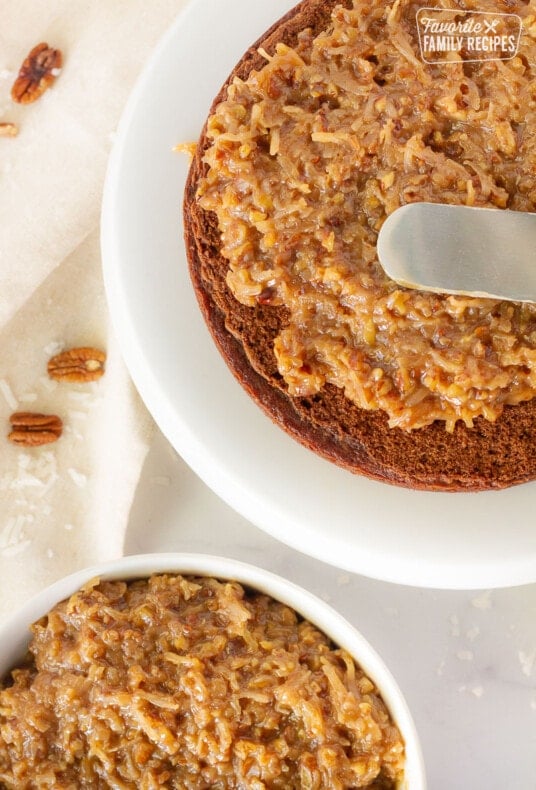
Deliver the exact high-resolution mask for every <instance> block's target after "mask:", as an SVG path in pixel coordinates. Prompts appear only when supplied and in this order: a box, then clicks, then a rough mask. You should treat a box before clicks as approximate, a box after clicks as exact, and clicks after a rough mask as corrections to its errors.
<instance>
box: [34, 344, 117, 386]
mask: <svg viewBox="0 0 536 790" xmlns="http://www.w3.org/2000/svg"><path fill="white" fill-rule="evenodd" d="M105 361H106V354H105V353H104V351H99V349H98V348H89V347H82V348H70V349H68V350H67V351H62V353H61V354H56V356H55V357H52V359H50V360H49V362H48V375H49V376H50V378H52V379H56V381H74V382H85V381H95V380H96V379H100V377H101V376H102V375H103V373H104V363H105Z"/></svg>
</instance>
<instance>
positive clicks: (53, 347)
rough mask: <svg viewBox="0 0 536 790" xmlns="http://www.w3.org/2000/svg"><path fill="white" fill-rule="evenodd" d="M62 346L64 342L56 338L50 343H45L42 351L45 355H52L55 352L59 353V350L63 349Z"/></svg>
mask: <svg viewBox="0 0 536 790" xmlns="http://www.w3.org/2000/svg"><path fill="white" fill-rule="evenodd" d="M64 348H65V344H64V343H62V342H60V341H58V340H53V341H52V342H51V343H47V345H46V346H44V348H43V351H44V353H45V354H46V355H47V357H54V356H56V354H59V353H60V351H63V349H64Z"/></svg>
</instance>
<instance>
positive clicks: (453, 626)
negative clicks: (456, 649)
mask: <svg viewBox="0 0 536 790" xmlns="http://www.w3.org/2000/svg"><path fill="white" fill-rule="evenodd" d="M449 623H450V635H451V636H459V635H460V620H459V618H458V615H456V614H451V615H450V617H449Z"/></svg>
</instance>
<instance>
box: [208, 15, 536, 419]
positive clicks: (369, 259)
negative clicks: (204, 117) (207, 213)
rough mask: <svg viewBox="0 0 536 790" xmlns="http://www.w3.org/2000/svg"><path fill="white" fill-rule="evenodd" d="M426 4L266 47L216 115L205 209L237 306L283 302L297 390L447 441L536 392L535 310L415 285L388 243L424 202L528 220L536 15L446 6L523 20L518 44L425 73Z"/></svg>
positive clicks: (278, 346)
mask: <svg viewBox="0 0 536 790" xmlns="http://www.w3.org/2000/svg"><path fill="white" fill-rule="evenodd" d="M499 6H500V7H499ZM420 7H421V6H420V5H418V4H416V3H414V2H411V0H396V2H395V3H394V4H392V5H387V4H386V3H385V2H364V1H362V0H355V1H354V2H353V5H352V6H351V7H350V8H348V9H347V8H342V7H337V8H336V9H335V11H334V13H333V15H332V24H331V27H330V28H329V30H326V31H325V32H323V33H321V34H320V35H318V36H317V37H316V38H313V37H312V34H311V33H310V32H308V31H307V30H305V31H303V33H302V34H301V35H300V37H299V41H298V44H297V45H296V47H295V48H289V47H288V46H286V45H284V44H279V45H278V46H277V48H276V51H275V53H274V54H273V55H269V54H268V53H263V54H264V56H265V57H266V59H267V63H266V65H265V66H264V67H263V68H262V69H261V70H260V71H256V72H252V73H251V75H250V76H249V78H248V79H247V80H246V81H241V80H240V79H238V78H235V79H234V80H233V82H232V84H231V85H230V86H229V88H228V93H227V98H226V100H224V101H223V102H222V103H221V104H220V105H219V106H218V107H217V109H216V111H215V112H214V114H213V115H212V117H211V118H210V119H209V123H208V129H207V134H208V138H209V140H210V141H211V146H210V147H209V149H208V150H207V152H206V156H205V162H206V165H207V171H206V175H205V177H204V178H203V179H202V181H201V184H200V189H199V200H200V203H201V206H202V207H203V208H204V209H206V210H211V211H214V212H216V214H217V217H218V224H219V228H220V231H221V239H222V248H221V252H222V254H223V256H224V257H225V258H226V259H227V260H228V263H229V272H228V276H227V282H228V285H229V287H230V289H231V290H232V292H233V294H234V295H235V297H236V299H237V300H239V301H240V302H241V303H243V304H245V305H251V306H253V305H255V304H256V303H257V301H258V300H260V302H261V303H262V304H263V305H266V304H272V305H284V306H286V308H287V309H288V323H287V324H286V326H285V327H284V328H283V329H282V331H281V332H280V334H279V336H278V337H277V338H276V341H275V346H274V351H275V355H276V358H277V365H278V369H279V372H280V373H281V375H282V377H283V379H284V381H285V382H286V384H287V386H288V391H289V394H290V395H292V396H297V397H310V396H314V394H315V393H317V392H319V391H320V390H321V389H322V387H323V386H324V385H325V384H326V383H331V384H334V385H336V386H337V387H340V388H342V389H343V390H344V392H345V395H346V396H347V397H348V398H349V399H350V400H351V401H352V402H353V403H355V404H356V405H357V406H359V407H361V408H363V409H382V410H384V411H385V412H386V413H387V415H388V417H389V424H390V426H391V427H394V426H399V427H400V428H403V429H406V430H411V429H417V428H421V427H423V426H426V425H429V424H430V423H432V422H433V421H435V420H442V421H444V424H445V427H446V429H447V430H448V431H452V430H453V429H454V426H455V423H456V422H457V420H462V421H463V422H464V423H465V425H466V426H468V427H472V425H473V420H474V419H475V418H476V417H479V416H481V417H484V418H485V419H487V420H490V421H494V420H496V419H497V417H498V416H499V415H500V414H501V412H502V410H503V408H504V406H505V405H506V404H518V403H520V402H522V401H526V400H529V399H531V398H533V397H534V395H536V308H535V307H534V306H531V305H526V304H521V303H511V302H508V303H506V302H501V301H497V300H491V299H484V298H470V297H464V296H452V295H451V296H448V295H444V296H443V295H437V294H431V293H422V292H418V291H414V290H411V289H406V288H403V287H401V286H399V285H397V284H396V283H394V282H393V281H392V280H390V279H389V278H388V277H387V276H386V275H385V274H384V272H383V270H382V268H381V267H380V264H379V262H378V259H377V254H376V241H377V235H378V232H379V229H380V228H381V225H382V223H383V222H384V220H385V218H386V217H387V216H388V215H389V214H390V213H392V212H393V211H394V210H395V209H396V208H398V207H399V206H401V205H404V204H406V203H411V202H417V201H429V202H441V203H451V204H465V205H472V206H489V207H495V208H497V207H498V208H503V209H506V208H508V209H513V210H516V211H534V209H535V200H536V182H535V179H534V173H535V168H536V142H535V141H536V138H535V134H534V129H536V103H535V99H536V79H535V76H536V75H535V73H534V71H535V66H534V64H535V58H536V43H535V37H536V16H535V13H536V12H535V8H534V6H533V4H532V3H528V4H525V3H521V2H517V0H512V2H510V3H508V4H507V7H506V6H504V7H503V4H498V3H496V2H492V1H491V0H478V2H477V3H476V2H473V0H467V1H466V2H464V3H463V4H462V3H461V2H460V3H459V5H458V4H456V3H455V2H449V3H446V4H445V7H448V8H458V7H459V8H460V9H463V10H464V11H467V10H468V9H473V10H476V11H490V12H498V11H505V10H506V11H508V12H512V13H516V14H518V15H519V16H520V17H521V18H522V31H521V38H520V45H519V50H518V53H517V55H516V56H515V57H514V58H512V59H511V60H508V61H492V60H487V61H482V62H463V61H462V60H461V59H459V58H457V57H456V56H453V58H452V60H450V61H448V62H443V63H439V64H434V65H430V64H426V63H425V62H424V61H423V60H422V59H421V57H420V54H419V44H418V35H417V30H416V13H417V11H418V10H419V8H420ZM430 255H433V250H431V251H430Z"/></svg>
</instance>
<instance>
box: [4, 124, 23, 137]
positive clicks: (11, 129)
mask: <svg viewBox="0 0 536 790" xmlns="http://www.w3.org/2000/svg"><path fill="white" fill-rule="evenodd" d="M18 133H19V127H18V126H17V124H15V123H0V137H16V136H17V135H18Z"/></svg>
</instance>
